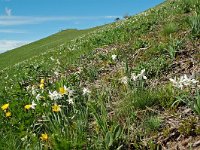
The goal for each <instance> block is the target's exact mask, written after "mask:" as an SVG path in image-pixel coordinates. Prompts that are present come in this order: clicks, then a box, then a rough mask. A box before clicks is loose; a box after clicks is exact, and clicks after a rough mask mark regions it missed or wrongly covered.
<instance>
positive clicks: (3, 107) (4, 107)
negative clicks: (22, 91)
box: [1, 103, 9, 111]
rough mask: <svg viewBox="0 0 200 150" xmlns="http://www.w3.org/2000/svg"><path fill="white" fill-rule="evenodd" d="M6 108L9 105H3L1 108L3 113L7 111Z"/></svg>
mask: <svg viewBox="0 0 200 150" xmlns="http://www.w3.org/2000/svg"><path fill="white" fill-rule="evenodd" d="M8 107H9V103H7V104H4V105H3V106H1V109H2V110H4V111H5V110H7V109H8Z"/></svg>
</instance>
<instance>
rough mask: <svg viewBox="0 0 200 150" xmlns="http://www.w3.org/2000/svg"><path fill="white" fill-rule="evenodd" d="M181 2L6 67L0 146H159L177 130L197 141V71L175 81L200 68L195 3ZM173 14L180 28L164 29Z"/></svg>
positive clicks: (0, 87)
mask: <svg viewBox="0 0 200 150" xmlns="http://www.w3.org/2000/svg"><path fill="white" fill-rule="evenodd" d="M182 4H183V3H182V0H173V1H172V0H169V1H166V2H164V3H163V4H161V5H159V6H157V7H155V8H152V9H149V10H147V11H146V12H144V13H142V14H139V15H136V16H132V17H130V18H129V19H126V20H120V21H117V22H115V23H112V24H108V25H105V26H102V27H100V28H96V29H94V30H93V31H91V32H89V31H88V32H89V34H85V33H84V34H82V36H78V35H77V37H76V38H75V37H74V39H72V40H71V41H69V40H66V41H65V40H64V39H63V40H64V41H65V42H64V48H60V47H59V45H60V43H58V46H57V45H56V44H55V45H54V46H55V47H54V46H53V45H52V47H53V49H51V48H47V49H46V51H45V52H42V53H40V52H38V53H37V54H35V56H33V57H27V59H26V60H23V61H20V60H19V61H17V60H15V61H16V62H17V63H16V64H15V63H14V62H13V66H12V65H10V66H9V67H8V66H6V68H5V67H3V69H2V70H1V71H0V82H1V84H0V106H1V110H0V134H1V136H2V138H1V139H0V145H1V148H0V149H58V150H59V149H108V150H109V149H110V150H112V149H156V148H159V147H162V146H163V145H162V144H159V142H160V141H159V140H157V139H163V138H164V139H165V137H163V136H162V135H170V134H174V133H171V132H173V131H176V134H180V135H183V136H184V135H188V134H189V135H191V136H193V137H192V138H193V139H194V140H195V138H197V139H198V138H199V136H200V134H199V127H198V124H197V121H195V122H194V123H192V124H190V123H189V124H187V123H186V122H187V120H188V118H189V117H191V116H192V117H194V118H196V119H197V120H198V119H199V115H198V114H199V113H198V112H199V93H198V90H199V89H198V88H199V87H198V86H197V85H198V84H199V83H195V81H196V80H199V76H198V73H196V76H195V74H194V77H195V79H196V80H192V82H191V79H188V80H187V82H186V80H184V82H183V81H182V82H181V83H179V84H183V83H184V84H185V85H184V86H183V87H182V89H181V88H179V87H178V86H177V84H174V83H172V82H170V80H169V78H173V79H174V78H175V77H177V78H178V79H179V77H180V76H182V75H183V74H187V75H189V74H190V73H191V72H192V71H193V72H194V73H195V71H196V68H198V67H199V66H200V63H199V62H200V60H199V58H200V57H198V56H199V51H198V46H199V39H198V36H197V37H195V38H193V36H194V34H193V32H192V28H191V27H192V26H191V24H190V23H189V22H186V20H187V18H188V17H192V16H195V13H196V5H195V6H193V5H192V6H190V9H189V10H190V12H187V13H186V12H185V11H183V9H184V8H183V5H182ZM163 18H165V19H164V20H163ZM175 18H176V19H175ZM174 20H176V25H177V26H178V30H171V29H170V30H168V29H167V30H166V24H168V23H169V22H173V21H174ZM172 29H173V28H172ZM164 30H166V31H167V32H166V33H167V34H168V35H169V36H166V35H164V34H163V31H164ZM172 31H173V32H172ZM72 32H73V33H74V31H72ZM61 33H62V32H61ZM63 34H64V33H63ZM77 34H79V31H77ZM63 36H64V35H61V37H63ZM191 37H192V38H191ZM55 39H59V38H57V37H56V36H55V37H54V38H52V39H51V40H54V41H55ZM61 39H62V38H61ZM47 41H50V39H49V38H47ZM62 43H63V42H62ZM38 45H39V44H38ZM22 48H23V47H22ZM16 52H17V51H16ZM13 53H14V51H13ZM18 54H22V53H20V52H19V53H18ZM112 55H117V59H115V60H113V59H112ZM11 56H12V55H11ZM194 59H195V60H194ZM192 60H194V61H192ZM4 65H5V62H4ZM143 69H145V71H144V72H143V74H141V70H143ZM177 78H176V79H177ZM41 79H44V80H41ZM43 81H44V83H43ZM185 82H186V83H185ZM188 83H190V84H188ZM41 87H43V88H41ZM65 87H67V89H65ZM85 88H87V89H88V90H86V89H85ZM71 90H73V93H71ZM85 90H86V91H85ZM52 92H54V94H55V95H54V96H55V97H54V99H53V98H52V97H53V96H52V94H51V93H52ZM63 93H64V94H63ZM38 94H39V95H38ZM62 94H63V95H62ZM33 100H34V102H35V103H36V104H37V105H36V106H35V109H33V108H32V107H29V105H31V104H32V102H33ZM174 103H175V104H176V105H173V104H174ZM5 104H9V106H8V105H5ZM27 105H28V106H27ZM25 106H26V107H25ZM55 106H56V107H57V109H55ZM26 108H30V109H26ZM188 108H192V110H190V109H189V115H187V114H185V113H184V112H185V111H188ZM56 110H57V111H56ZM190 111H191V112H190ZM194 112H197V113H194ZM10 113H11V114H10ZM182 113H184V114H183V115H182ZM169 119H171V120H169ZM182 120H186V121H185V122H182ZM170 122H175V123H177V125H176V126H175V127H174V126H171V124H170ZM181 122H182V123H181ZM194 125H195V126H196V127H194ZM185 127H187V128H188V131H187V133H184V130H183V129H184V128H185ZM171 128H173V129H174V128H175V129H174V130H173V131H171ZM194 129H195V130H196V131H195V134H192V133H193V131H194ZM191 131H192V132H191ZM177 132H178V133H177ZM44 135H47V136H48V137H46V138H45V136H44ZM42 136H43V137H42ZM170 139H171V138H170ZM174 140H177V139H172V141H168V142H167V144H169V145H170V144H171V143H170V142H173V141H174ZM145 141H146V142H145ZM170 148H171V147H169V149H170Z"/></svg>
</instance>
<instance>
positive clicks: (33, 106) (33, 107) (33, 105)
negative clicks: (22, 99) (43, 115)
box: [31, 101, 37, 109]
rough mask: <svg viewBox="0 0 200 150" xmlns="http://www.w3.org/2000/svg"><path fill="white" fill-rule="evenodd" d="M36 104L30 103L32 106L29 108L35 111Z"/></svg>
mask: <svg viewBox="0 0 200 150" xmlns="http://www.w3.org/2000/svg"><path fill="white" fill-rule="evenodd" d="M36 105H37V104H36V103H35V102H34V101H32V104H31V108H32V109H35V106H36Z"/></svg>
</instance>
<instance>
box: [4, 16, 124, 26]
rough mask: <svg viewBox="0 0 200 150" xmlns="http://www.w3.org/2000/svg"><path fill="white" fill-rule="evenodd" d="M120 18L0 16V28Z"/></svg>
mask: <svg viewBox="0 0 200 150" xmlns="http://www.w3.org/2000/svg"><path fill="white" fill-rule="evenodd" d="M118 17H121V16H43V17H34V16H0V26H14V25H23V24H39V23H43V22H50V21H72V20H73V21H79V20H101V19H115V18H118Z"/></svg>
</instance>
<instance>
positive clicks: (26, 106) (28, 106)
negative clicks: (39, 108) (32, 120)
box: [24, 105, 32, 110]
mask: <svg viewBox="0 0 200 150" xmlns="http://www.w3.org/2000/svg"><path fill="white" fill-rule="evenodd" d="M31 106H32V105H25V106H24V108H25V109H27V110H29V109H30V108H31Z"/></svg>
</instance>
